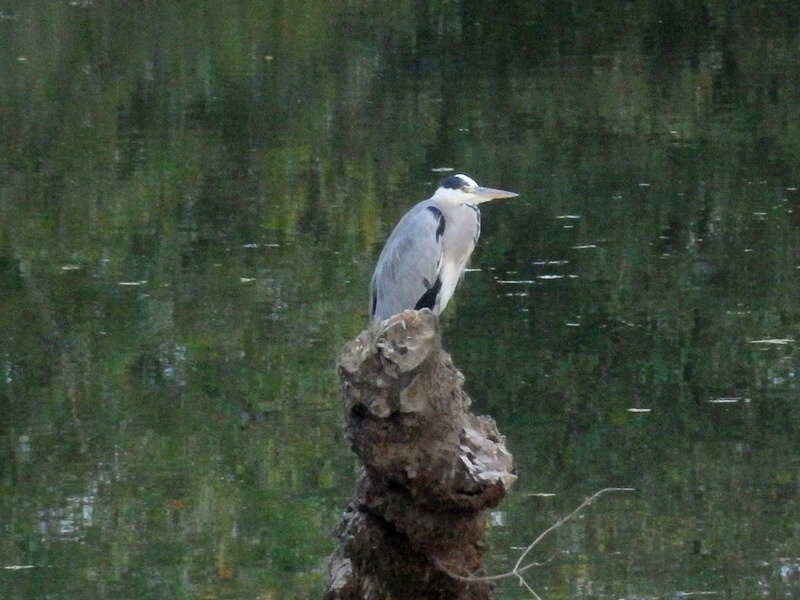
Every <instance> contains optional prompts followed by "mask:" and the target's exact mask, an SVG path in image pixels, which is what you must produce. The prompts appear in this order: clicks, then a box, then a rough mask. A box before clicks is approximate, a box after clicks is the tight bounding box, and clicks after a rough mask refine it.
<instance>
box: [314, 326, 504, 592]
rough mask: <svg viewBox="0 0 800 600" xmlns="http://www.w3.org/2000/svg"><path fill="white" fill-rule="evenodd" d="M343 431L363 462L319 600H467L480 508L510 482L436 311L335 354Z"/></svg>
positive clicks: (498, 440) (474, 585)
mask: <svg viewBox="0 0 800 600" xmlns="http://www.w3.org/2000/svg"><path fill="white" fill-rule="evenodd" d="M338 370H339V386H340V399H341V402H342V407H343V409H344V413H345V418H346V427H345V431H346V437H347V441H348V442H349V444H350V446H351V448H352V449H353V451H354V452H355V453H356V455H357V456H358V457H359V459H360V460H361V462H362V463H363V467H362V469H361V471H360V474H359V476H358V480H357V483H356V490H355V495H354V497H353V500H352V501H351V502H350V505H349V506H348V508H347V511H346V512H345V514H344V516H343V518H342V521H341V522H340V524H339V526H338V528H337V531H336V535H337V537H338V539H339V546H338V548H337V549H336V550H335V551H334V553H333V555H332V556H331V557H330V559H329V561H328V585H327V589H326V592H325V598H326V600H367V599H369V600H372V599H375V600H377V599H387V598H391V599H392V600H402V599H406V598H408V599H412V598H413V599H415V600H423V599H428V598H437V599H439V598H441V599H444V598H447V599H448V600H454V599H455V600H458V599H464V600H467V599H469V600H479V599H487V598H489V597H490V592H491V589H490V586H489V585H488V584H487V583H485V582H464V581H461V580H458V579H455V578H453V577H451V576H450V575H449V574H448V573H456V574H461V575H467V574H472V573H477V572H480V570H481V568H482V564H483V554H484V538H485V532H486V511H487V509H490V508H492V507H494V506H497V504H498V503H499V502H500V500H502V498H503V497H504V496H505V494H506V493H507V492H508V490H509V488H510V487H511V486H512V485H513V483H514V482H515V481H516V476H515V475H514V474H513V473H512V471H513V459H512V457H511V455H510V454H509V452H508V451H507V450H506V448H505V439H504V438H503V436H501V435H500V434H499V433H498V431H497V427H496V425H495V423H494V421H493V420H492V419H491V418H489V417H480V416H475V415H473V414H472V413H471V412H470V411H469V407H470V404H471V400H470V398H469V396H467V394H466V393H465V392H464V390H463V387H462V386H463V384H464V377H463V375H462V374H461V373H460V372H459V371H458V370H457V369H456V368H455V366H454V365H453V362H452V360H451V359H450V356H449V355H448V354H447V353H446V352H444V351H443V350H442V346H441V335H440V329H439V320H438V318H437V317H436V316H435V315H434V314H433V313H432V312H431V311H429V310H421V311H410V310H408V311H405V312H403V313H401V314H399V315H395V316H394V317H392V318H390V319H388V320H387V321H384V322H383V323H380V324H375V325H372V326H371V327H370V328H369V329H368V330H366V331H364V332H362V333H361V335H359V336H358V337H357V338H355V339H354V340H352V341H351V342H349V343H348V344H347V345H346V346H345V347H344V348H343V350H342V352H341V354H340V356H339V362H338Z"/></svg>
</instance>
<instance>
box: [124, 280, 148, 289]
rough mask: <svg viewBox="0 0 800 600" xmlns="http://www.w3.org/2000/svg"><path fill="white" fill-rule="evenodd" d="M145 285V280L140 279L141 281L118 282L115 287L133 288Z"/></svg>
mask: <svg viewBox="0 0 800 600" xmlns="http://www.w3.org/2000/svg"><path fill="white" fill-rule="evenodd" d="M145 283H147V279H142V280H141V281H120V282H118V283H117V285H121V286H124V287H135V286H137V285H144V284H145Z"/></svg>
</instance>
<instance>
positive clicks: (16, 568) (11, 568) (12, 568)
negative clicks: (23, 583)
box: [3, 565, 35, 571]
mask: <svg viewBox="0 0 800 600" xmlns="http://www.w3.org/2000/svg"><path fill="white" fill-rule="evenodd" d="M34 566H35V565H6V566H4V567H3V568H4V569H5V570H6V571H21V570H22V569H32V568H33V567H34Z"/></svg>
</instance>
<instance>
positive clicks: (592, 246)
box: [572, 244, 597, 250]
mask: <svg viewBox="0 0 800 600" xmlns="http://www.w3.org/2000/svg"><path fill="white" fill-rule="evenodd" d="M589 248H597V245H595V244H583V245H582V246H573V247H572V249H573V250H588V249H589Z"/></svg>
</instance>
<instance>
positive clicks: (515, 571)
mask: <svg viewBox="0 0 800 600" xmlns="http://www.w3.org/2000/svg"><path fill="white" fill-rule="evenodd" d="M632 491H634V488H629V487H607V488H603V489H602V490H600V491H597V492H595V493H594V494H592V495H591V496H589V497H588V498H586V499H585V500H584V501H583V502H581V503H580V504H579V505H578V506H577V507H576V508H575V509H574V510H573V511H572V512H570V513H569V514H567V515H565V516H563V517H561V518H560V519H558V520H557V521H556V522H555V523H553V524H552V525H550V527H548V528H547V529H545V530H544V531H542V532H541V533H540V534H539V535H538V536H536V539H534V540H533V541H532V542H531V543H530V544H529V545H528V547H527V548H525V550H523V551H522V554H520V556H519V558H518V559H517V562H516V563H515V564H514V567H513V568H512V569H511V570H510V571H508V572H506V573H499V574H497V575H475V574H470V575H459V574H457V573H453V572H451V571H450V570H449V569H448V568H447V567H446V566H445V565H443V564H441V563H437V566H438V567H439V568H440V569H442V570H443V571H444V572H445V573H447V575H449V576H450V577H452V578H453V579H457V580H459V581H466V582H476V581H482V582H488V581H498V580H500V579H510V578H512V577H516V579H517V580H518V582H519V584H520V585H521V586H523V587H524V588H525V589H527V590H528V591H529V592H530V593H531V594H532V595H533V597H534V598H536V600H542V598H541V597H540V596H539V594H537V593H536V592H535V591H534V590H533V588H532V587H531V586H530V585H529V584H528V582H527V581H525V578H524V577H523V576H522V574H523V573H524V572H525V571H527V570H528V569H530V568H531V567H540V566H542V565H546V564H547V563H549V562H550V561H552V560H553V559H554V558H555V557H556V556H557V555H558V554H559V552H556V553H554V554H553V555H552V556H551V557H550V558H548V559H547V560H546V561H544V562H529V563H528V564H526V565H523V566H520V565H522V563H523V562H524V560H525V557H526V556H528V554H530V552H531V551H532V550H533V549H534V548H535V547H536V546H538V545H539V544H540V543H541V541H542V540H543V539H544V538H546V537H547V536H548V535H549V534H550V533H552V532H553V531H555V530H556V529H558V528H559V527H561V526H562V525H564V523H566V522H567V521H569V520H570V519H572V518H574V517H575V516H576V515H578V514H579V513H580V512H581V511H582V510H583V509H584V508H586V507H587V506H589V505H590V504H591V503H592V502H594V501H595V500H596V499H597V498H598V497H600V496H602V495H603V494H607V493H609V492H632Z"/></svg>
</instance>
